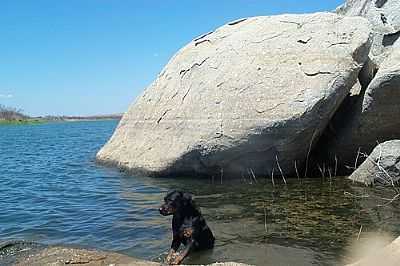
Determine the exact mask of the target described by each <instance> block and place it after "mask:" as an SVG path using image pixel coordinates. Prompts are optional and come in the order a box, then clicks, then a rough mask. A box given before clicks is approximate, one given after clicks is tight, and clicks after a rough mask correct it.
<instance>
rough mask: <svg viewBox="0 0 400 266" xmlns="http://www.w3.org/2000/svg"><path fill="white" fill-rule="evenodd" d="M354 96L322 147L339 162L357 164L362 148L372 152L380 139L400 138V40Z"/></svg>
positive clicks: (335, 121)
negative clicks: (361, 91)
mask: <svg viewBox="0 0 400 266" xmlns="http://www.w3.org/2000/svg"><path fill="white" fill-rule="evenodd" d="M353 98H355V101H353V103H349V104H347V106H346V107H345V108H344V109H342V110H340V112H338V114H337V115H336V117H335V118H334V119H333V121H332V125H333V128H334V130H333V131H334V132H332V135H333V136H329V137H328V140H326V141H324V144H323V145H321V147H319V148H318V149H322V150H323V151H322V153H323V154H324V155H323V156H321V157H323V158H328V161H331V162H332V161H333V160H334V159H333V158H335V157H336V158H337V159H338V161H339V165H347V166H353V165H354V164H355V160H356V158H357V154H358V151H359V150H360V151H362V152H365V153H370V152H371V151H372V149H373V148H374V147H375V145H376V143H377V142H379V143H382V142H384V141H387V140H390V139H399V138H400V119H399V117H400V102H399V99H400V40H399V41H397V42H396V44H395V45H394V46H393V50H392V53H391V54H390V56H389V57H388V58H387V59H386V60H385V61H383V63H382V64H381V67H380V69H379V71H378V72H377V74H376V76H375V77H374V79H373V80H372V81H371V82H370V83H369V85H368V87H367V88H366V89H365V90H364V92H363V93H362V94H361V95H360V96H355V97H353ZM350 101H351V100H350ZM360 161H361V160H360Z"/></svg>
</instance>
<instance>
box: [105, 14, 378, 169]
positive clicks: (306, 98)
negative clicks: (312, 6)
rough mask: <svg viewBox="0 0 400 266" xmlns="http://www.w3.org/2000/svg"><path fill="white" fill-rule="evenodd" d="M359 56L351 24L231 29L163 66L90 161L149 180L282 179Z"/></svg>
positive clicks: (246, 22)
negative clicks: (179, 177)
mask: <svg viewBox="0 0 400 266" xmlns="http://www.w3.org/2000/svg"><path fill="white" fill-rule="evenodd" d="M369 48H370V27H369V23H368V21H367V20H366V19H364V18H361V17H343V16H338V15H336V14H334V13H316V14H308V15H280V16H271V17H253V18H248V19H242V20H238V21H234V22H231V23H229V24H227V25H225V26H223V27H221V28H219V29H217V30H216V31H214V32H211V33H207V34H205V35H203V36H200V37H198V38H196V39H195V40H193V41H192V42H190V43H189V44H188V45H187V46H185V47H184V48H182V49H181V50H180V51H179V52H178V53H177V54H176V55H174V56H173V58H172V59H171V60H170V62H169V63H168V64H167V66H166V67H165V68H164V70H163V71H162V72H161V74H160V75H159V76H158V77H157V79H156V80H155V81H154V82H153V84H152V85H150V86H149V87H148V88H147V89H146V90H145V91H144V93H143V94H142V95H141V96H140V97H139V98H138V99H137V100H136V102H135V103H134V104H132V105H131V106H130V108H129V110H128V112H127V113H126V114H125V115H124V117H123V118H122V120H121V121H120V124H119V125H118V127H117V129H116V131H115V133H114V135H113V136H112V138H111V139H110V140H109V141H108V143H107V144H106V145H105V146H104V147H103V148H102V149H101V150H100V151H99V152H98V154H97V159H98V160H99V161H101V162H104V163H108V164H114V165H117V166H119V167H120V168H123V169H125V170H129V171H131V172H135V173H139V174H144V175H151V176H168V175H208V176H210V175H218V176H219V175H224V174H228V175H230V176H232V175H236V176H241V175H244V174H248V173H250V172H251V174H255V175H267V174H271V171H273V170H274V171H275V174H279V173H283V174H292V173H294V172H295V167H294V165H295V162H296V163H297V166H300V165H301V164H302V163H304V161H305V160H306V157H307V154H308V152H309V148H310V146H311V145H312V144H315V142H316V140H317V139H318V137H319V136H320V134H321V132H322V131H323V130H324V128H325V127H326V125H327V124H328V122H329V120H330V118H331V117H332V115H333V114H334V113H335V111H336V109H337V108H338V106H339V105H340V104H341V102H342V101H343V99H344V98H345V97H346V95H347V94H348V93H349V91H350V88H351V87H352V86H353V84H354V83H355V82H356V81H357V75H358V73H359V71H360V69H361V67H362V66H363V63H364V62H365V61H366V60H367V55H368V52H369ZM278 162H279V163H278Z"/></svg>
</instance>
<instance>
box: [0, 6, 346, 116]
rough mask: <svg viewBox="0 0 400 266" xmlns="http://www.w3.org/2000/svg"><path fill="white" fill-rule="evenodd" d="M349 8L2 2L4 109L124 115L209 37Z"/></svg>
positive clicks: (0, 90)
mask: <svg viewBox="0 0 400 266" xmlns="http://www.w3.org/2000/svg"><path fill="white" fill-rule="evenodd" d="M342 2H343V0H324V1H317V0H313V1H311V0H279V1H268V0H201V1H195V0H180V1H178V0H163V1H162V0H58V1H54V0H35V1H32V0H0V104H3V105H6V106H10V107H16V108H21V109H23V110H24V112H25V113H26V114H28V115H32V116H41V115H42V116H43V115H98V114H114V113H122V112H125V111H126V110H127V108H128V106H129V105H130V104H131V103H132V102H133V101H134V99H135V98H136V97H137V96H138V95H139V94H140V93H141V92H142V91H143V90H144V89H145V88H146V87H147V86H148V85H149V84H150V83H151V82H152V81H153V80H154V79H155V78H156V76H157V74H158V73H159V72H161V70H162V68H163V67H164V66H165V64H166V63H167V62H168V60H169V58H170V57H172V55H173V54H174V53H176V52H177V51H178V50H179V49H180V48H181V47H182V46H184V45H185V44H187V43H188V42H190V41H191V40H192V39H194V38H195V37H197V36H199V35H201V34H202V33H205V32H209V31H211V30H214V29H215V28H217V27H219V26H222V25H223V24H225V23H227V22H230V21H233V20H236V19H238V18H243V17H251V16H261V15H274V14H282V13H310V12H317V11H330V10H334V9H335V8H336V7H337V6H338V5H340V4H342Z"/></svg>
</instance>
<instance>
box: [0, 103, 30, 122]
mask: <svg viewBox="0 0 400 266" xmlns="http://www.w3.org/2000/svg"><path fill="white" fill-rule="evenodd" d="M27 118H29V117H28V116H27V115H24V113H23V110H21V109H17V108H14V107H8V106H4V105H1V104H0V119H2V120H20V119H27Z"/></svg>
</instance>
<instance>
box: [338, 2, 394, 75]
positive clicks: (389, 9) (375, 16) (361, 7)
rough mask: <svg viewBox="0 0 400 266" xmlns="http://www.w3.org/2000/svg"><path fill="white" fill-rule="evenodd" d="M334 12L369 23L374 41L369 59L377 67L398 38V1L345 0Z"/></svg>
mask: <svg viewBox="0 0 400 266" xmlns="http://www.w3.org/2000/svg"><path fill="white" fill-rule="evenodd" d="M336 12H337V13H339V14H342V15H347V16H363V17H365V18H367V19H368V20H369V21H370V22H371V24H372V30H373V34H374V40H373V45H372V48H371V53H370V57H371V59H372V62H373V63H374V65H376V66H378V67H379V66H380V64H381V63H382V62H383V61H384V60H385V58H386V57H387V55H388V54H389V53H390V52H391V46H392V45H393V43H394V42H395V41H396V40H397V39H399V37H400V1H398V0H347V1H346V3H345V4H344V5H342V6H340V7H339V8H337V10H336Z"/></svg>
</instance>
